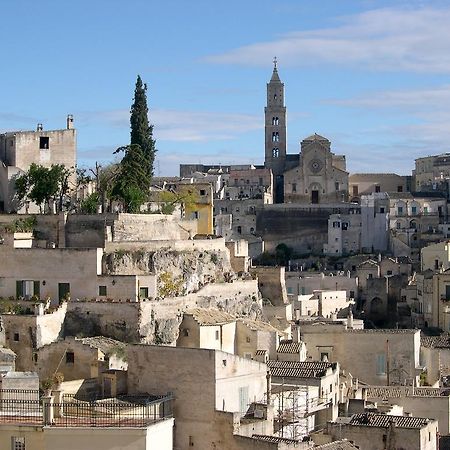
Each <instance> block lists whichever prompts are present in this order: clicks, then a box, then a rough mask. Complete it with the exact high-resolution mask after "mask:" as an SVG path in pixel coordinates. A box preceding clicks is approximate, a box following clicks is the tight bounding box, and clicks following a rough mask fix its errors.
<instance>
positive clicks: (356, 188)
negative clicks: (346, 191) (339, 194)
mask: <svg viewBox="0 0 450 450" xmlns="http://www.w3.org/2000/svg"><path fill="white" fill-rule="evenodd" d="M352 191H353V197H357V196H358V186H353V187H352Z"/></svg>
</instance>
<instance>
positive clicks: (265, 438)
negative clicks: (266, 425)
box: [252, 434, 299, 444]
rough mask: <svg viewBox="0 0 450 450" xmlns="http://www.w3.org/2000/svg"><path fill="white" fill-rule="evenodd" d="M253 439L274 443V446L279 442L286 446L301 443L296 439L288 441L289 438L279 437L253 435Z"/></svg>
mask: <svg viewBox="0 0 450 450" xmlns="http://www.w3.org/2000/svg"><path fill="white" fill-rule="evenodd" d="M252 438H253V439H258V441H265V442H273V443H274V444H276V443H278V442H282V443H285V444H297V443H298V442H299V441H297V440H296V439H288V438H282V437H278V436H266V435H264V434H253V435H252Z"/></svg>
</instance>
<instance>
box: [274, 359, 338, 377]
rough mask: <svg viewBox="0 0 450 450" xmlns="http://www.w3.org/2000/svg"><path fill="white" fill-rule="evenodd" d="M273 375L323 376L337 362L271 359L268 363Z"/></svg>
mask: <svg viewBox="0 0 450 450" xmlns="http://www.w3.org/2000/svg"><path fill="white" fill-rule="evenodd" d="M267 365H268V366H269V369H270V372H271V374H272V376H273V377H277V378H322V377H323V376H325V375H326V372H327V369H330V368H335V367H336V363H330V362H327V361H301V362H300V361H273V360H271V361H269V362H268V363H267Z"/></svg>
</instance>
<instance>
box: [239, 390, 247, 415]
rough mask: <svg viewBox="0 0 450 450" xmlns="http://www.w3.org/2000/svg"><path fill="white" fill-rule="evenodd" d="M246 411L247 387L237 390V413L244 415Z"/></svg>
mask: <svg viewBox="0 0 450 450" xmlns="http://www.w3.org/2000/svg"><path fill="white" fill-rule="evenodd" d="M247 409H248V386H243V387H240V388H239V412H240V413H242V414H244V413H246V412H247Z"/></svg>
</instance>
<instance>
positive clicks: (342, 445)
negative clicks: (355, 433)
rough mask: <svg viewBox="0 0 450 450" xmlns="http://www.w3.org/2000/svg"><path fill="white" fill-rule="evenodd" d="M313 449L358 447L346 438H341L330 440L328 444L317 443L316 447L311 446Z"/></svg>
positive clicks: (351, 449) (349, 448) (334, 449)
mask: <svg viewBox="0 0 450 450" xmlns="http://www.w3.org/2000/svg"><path fill="white" fill-rule="evenodd" d="M313 449H314V450H354V449H359V447H357V446H356V445H354V444H352V443H351V442H350V441H347V439H343V440H340V441H334V442H330V443H329V444H323V445H318V446H317V447H313Z"/></svg>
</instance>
